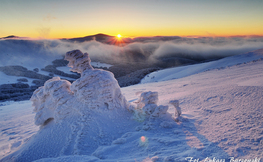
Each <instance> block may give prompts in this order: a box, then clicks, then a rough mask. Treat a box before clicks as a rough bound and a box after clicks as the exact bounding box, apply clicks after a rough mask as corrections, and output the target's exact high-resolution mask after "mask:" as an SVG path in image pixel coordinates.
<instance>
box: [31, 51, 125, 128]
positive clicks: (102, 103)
mask: <svg viewBox="0 0 263 162" xmlns="http://www.w3.org/2000/svg"><path fill="white" fill-rule="evenodd" d="M65 59H66V60H68V61H69V64H68V66H70V67H72V69H71V70H72V71H74V72H78V73H80V74H81V77H80V78H79V79H77V80H76V81H74V82H73V83H72V84H71V83H70V82H69V81H66V80H61V79H60V78H59V77H54V78H52V79H50V80H48V81H47V82H46V83H45V84H44V86H42V87H40V88H38V89H37V90H36V91H35V92H34V94H33V95H32V97H31V101H32V102H33V106H34V107H35V108H34V111H35V112H36V116H35V124H36V125H43V124H45V122H46V121H49V120H50V119H54V120H55V122H57V121H58V120H60V119H64V118H65V117H67V116H70V114H71V113H72V112H73V111H74V112H75V111H77V112H78V113H79V114H82V115H83V114H86V113H87V111H89V109H101V110H112V109H121V108H124V109H126V108H127V107H128V102H127V101H126V99H125V97H124V96H123V95H122V94H121V90H120V87H119V85H118V82H117V80H116V79H115V78H114V75H113V74H112V73H111V72H109V71H105V70H100V69H93V67H92V66H91V64H90V58H89V55H88V54H87V53H84V54H83V53H82V52H81V51H80V50H74V51H70V52H67V53H66V56H65ZM67 101H68V102H67ZM48 119H49V120H48Z"/></svg>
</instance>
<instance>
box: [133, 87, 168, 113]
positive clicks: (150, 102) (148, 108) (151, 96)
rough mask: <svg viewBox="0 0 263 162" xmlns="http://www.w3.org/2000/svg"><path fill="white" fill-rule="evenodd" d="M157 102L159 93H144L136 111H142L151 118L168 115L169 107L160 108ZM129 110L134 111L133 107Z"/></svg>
mask: <svg viewBox="0 0 263 162" xmlns="http://www.w3.org/2000/svg"><path fill="white" fill-rule="evenodd" d="M157 102H158V92H151V91H149V92H143V93H142V94H141V96H140V98H139V100H138V101H137V106H134V111H141V112H142V113H143V114H145V115H146V116H150V117H159V116H161V115H162V114H166V112H167V110H168V106H163V105H159V106H158V105H157ZM129 109H130V110H131V109H132V108H131V106H130V107H129ZM136 114H138V113H136Z"/></svg>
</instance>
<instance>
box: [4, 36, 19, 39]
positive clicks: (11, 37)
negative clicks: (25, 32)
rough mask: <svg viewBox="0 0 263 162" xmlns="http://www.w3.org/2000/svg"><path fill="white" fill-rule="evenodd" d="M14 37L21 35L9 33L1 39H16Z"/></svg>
mask: <svg viewBox="0 0 263 162" xmlns="http://www.w3.org/2000/svg"><path fill="white" fill-rule="evenodd" d="M14 38H20V37H19V36H15V35H9V36H7V37H2V38H0V39H14Z"/></svg>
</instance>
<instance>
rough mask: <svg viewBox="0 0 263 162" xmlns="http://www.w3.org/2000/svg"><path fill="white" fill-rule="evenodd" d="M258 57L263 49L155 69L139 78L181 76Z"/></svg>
mask: <svg viewBox="0 0 263 162" xmlns="http://www.w3.org/2000/svg"><path fill="white" fill-rule="evenodd" d="M260 58H263V49H259V50H256V51H252V52H248V53H246V54H240V55H235V56H231V57H226V58H223V59H221V60H217V61H211V62H206V63H202V64H195V65H188V66H181V67H176V68H170V69H164V70H160V71H156V72H153V73H151V74H148V75H147V76H145V77H144V78H143V79H142V80H141V83H151V82H159V81H166V80H172V79H178V78H183V77H187V76H190V75H193V74H197V73H201V72H204V71H207V70H211V69H216V68H225V67H227V66H232V65H236V64H241V63H246V62H249V61H253V60H256V59H260Z"/></svg>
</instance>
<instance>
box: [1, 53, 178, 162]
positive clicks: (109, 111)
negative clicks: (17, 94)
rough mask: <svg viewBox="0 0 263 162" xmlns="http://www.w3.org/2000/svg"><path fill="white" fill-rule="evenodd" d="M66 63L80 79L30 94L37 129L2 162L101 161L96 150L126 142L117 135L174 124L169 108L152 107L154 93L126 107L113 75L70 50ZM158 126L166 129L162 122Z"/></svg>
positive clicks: (54, 81)
mask: <svg viewBox="0 0 263 162" xmlns="http://www.w3.org/2000/svg"><path fill="white" fill-rule="evenodd" d="M65 59H67V60H68V61H69V64H68V66H70V67H71V68H72V71H74V72H78V73H80V74H81V77H80V78H79V79H77V80H76V81H74V82H73V83H72V84H71V83H70V82H68V81H66V80H63V79H60V78H59V77H54V78H52V79H50V80H48V81H46V83H45V84H44V86H42V87H39V88H38V89H37V90H36V91H35V92H34V94H33V95H32V97H31V101H32V102H33V107H34V112H36V115H35V124H36V125H40V130H39V131H38V133H37V134H36V135H35V136H33V137H32V139H31V140H29V142H27V143H26V144H25V145H24V146H23V147H22V148H21V149H20V150H18V151H17V152H15V153H13V154H11V155H9V156H7V157H6V158H4V159H2V160H3V161H5V160H11V159H12V160H13V161H33V160H37V159H42V158H50V157H53V158H54V157H59V156H63V155H93V156H95V157H97V158H100V159H103V158H105V157H104V156H103V151H102V150H101V148H100V147H99V146H110V145H115V144H121V143H125V139H124V138H119V137H121V136H122V135H123V134H125V133H127V132H129V131H134V130H138V131H139V130H141V129H142V130H145V131H147V130H151V129H152V128H153V127H154V125H155V124H153V123H150V124H149V121H155V120H156V121H158V120H159V119H161V120H160V121H169V122H173V118H172V116H171V115H170V114H169V113H167V109H168V106H163V105H159V106H157V101H158V93H157V92H145V93H142V94H141V97H140V99H139V101H138V102H137V103H134V104H133V105H131V104H130V103H129V102H128V101H127V100H126V99H125V97H124V96H123V95H122V93H121V90H120V87H119V85H118V82H117V80H116V79H115V78H114V75H113V74H112V73H111V72H109V71H105V70H99V69H93V68H92V66H91V65H90V58H89V55H88V54H87V53H84V54H83V53H82V52H81V51H79V50H73V51H70V52H67V53H66V57H65ZM157 124H159V123H158V122H157ZM140 125H143V126H140ZM162 125H163V126H164V127H165V126H167V123H166V124H162ZM170 125H171V124H170ZM169 127H170V126H169ZM97 149H99V150H97ZM93 158H94V157H93Z"/></svg>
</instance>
